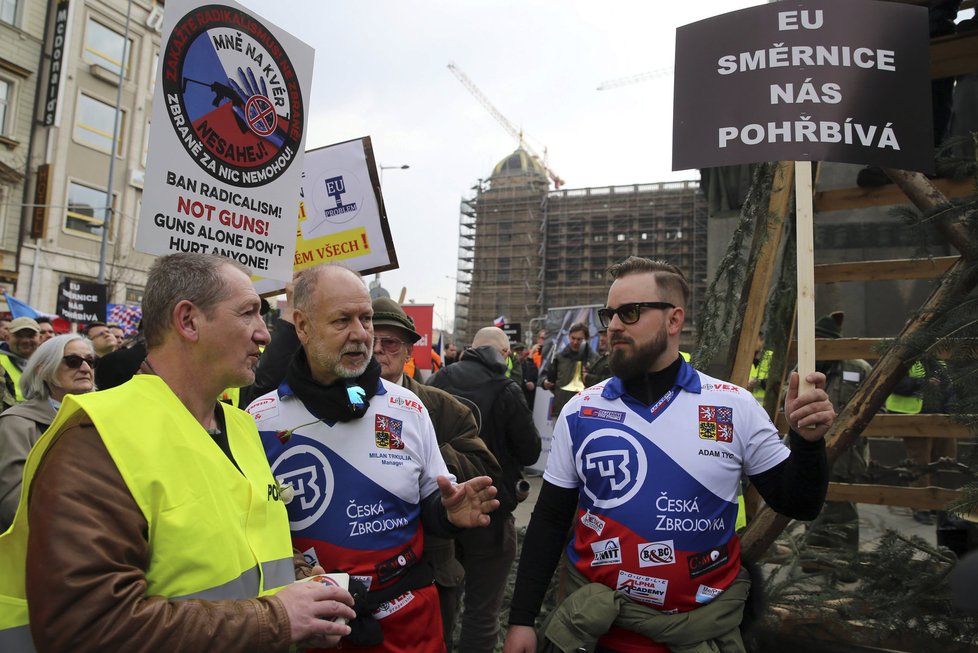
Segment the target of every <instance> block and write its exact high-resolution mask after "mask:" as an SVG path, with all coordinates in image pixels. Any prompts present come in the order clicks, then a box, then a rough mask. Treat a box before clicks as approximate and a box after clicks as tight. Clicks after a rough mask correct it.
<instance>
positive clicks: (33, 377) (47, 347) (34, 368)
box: [19, 333, 95, 401]
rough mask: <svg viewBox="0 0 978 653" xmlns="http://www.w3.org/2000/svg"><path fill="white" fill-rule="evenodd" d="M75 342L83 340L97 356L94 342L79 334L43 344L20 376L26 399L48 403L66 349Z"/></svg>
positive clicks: (54, 339)
mask: <svg viewBox="0 0 978 653" xmlns="http://www.w3.org/2000/svg"><path fill="white" fill-rule="evenodd" d="M75 340H81V341H82V342H83V343H84V344H85V345H86V346H87V347H88V350H89V351H90V352H91V353H92V355H93V356H94V355H95V347H93V346H92V341H91V340H89V339H88V338H86V337H85V336H81V335H79V334H77V333H66V334H64V335H60V336H55V337H53V338H51V339H50V340H48V341H47V342H43V343H41V345H40V346H39V347H38V348H37V350H36V351H35V352H34V353H33V354H32V355H31V357H30V358H28V359H27V365H26V366H25V367H24V373H23V374H21V376H20V381H19V383H20V391H21V392H22V393H23V395H24V399H34V398H38V399H41V400H44V401H46V400H47V399H48V398H49V397H50V396H51V390H50V389H49V388H48V384H49V383H53V382H54V375H55V374H56V373H57V371H58V365H60V364H61V359H62V358H64V355H65V349H67V347H68V345H69V344H71V343H72V342H74V341H75Z"/></svg>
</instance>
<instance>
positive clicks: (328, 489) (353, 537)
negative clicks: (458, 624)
mask: <svg viewBox="0 0 978 653" xmlns="http://www.w3.org/2000/svg"><path fill="white" fill-rule="evenodd" d="M293 301H294V302H295V311H294V313H293V316H292V317H293V320H294V323H295V334H296V335H297V336H298V338H299V341H300V343H301V348H300V349H299V350H298V351H297V352H296V354H295V356H293V357H292V360H291V363H290V364H289V366H288V369H287V370H286V373H285V382H284V383H282V384H281V385H279V386H278V388H277V389H276V390H273V391H271V392H269V393H267V394H265V395H263V396H261V397H259V398H258V399H256V400H255V401H253V402H252V403H251V405H250V406H249V407H248V412H250V413H251V414H252V416H254V418H255V420H256V421H257V423H258V430H259V434H260V435H261V439H262V444H263V445H264V447H265V451H266V454H267V456H268V460H269V462H270V463H271V466H272V472H273V474H274V475H275V477H276V479H277V481H278V483H279V485H280V487H281V488H283V491H284V496H285V500H286V504H287V505H286V508H287V510H288V513H289V521H290V526H291V528H292V541H293V545H294V546H295V547H296V548H297V549H298V550H299V551H300V552H302V553H303V555H305V557H306V559H307V560H309V561H310V562H312V563H314V564H320V565H322V566H323V567H324V568H326V569H327V570H337V571H342V572H346V573H349V574H350V575H351V577H352V578H351V589H352V590H354V594H355V595H357V597H358V601H357V605H356V606H355V609H356V612H357V619H356V621H354V622H353V623H352V624H351V625H352V627H353V633H351V635H350V636H349V637H348V638H346V639H344V640H343V647H344V648H348V647H360V648H359V649H358V650H365V651H377V652H379V651H385V652H393V653H402V652H404V653H407V652H408V651H412V652H413V651H417V652H420V653H440V652H441V651H444V646H445V645H444V640H443V638H442V626H441V617H440V613H439V605H438V592H437V589H436V588H435V586H434V585H433V584H432V572H431V568H430V567H429V566H428V565H426V564H420V563H421V559H422V558H421V551H422V547H423V544H424V536H423V532H422V528H423V529H424V531H427V532H431V533H432V534H434V535H438V536H441V537H453V536H454V535H456V534H458V533H459V532H460V530H461V529H462V528H467V527H474V526H485V525H487V524H488V523H489V515H488V513H489V512H491V511H492V510H495V509H496V508H497V507H498V505H499V502H498V501H496V500H495V499H494V498H493V497H494V496H495V494H496V489H495V488H494V487H493V486H492V484H491V480H490V479H489V477H487V476H477V477H475V478H472V479H470V480H468V481H466V482H465V483H461V484H458V485H455V484H453V483H452V479H451V478H450V476H449V471H448V469H447V467H446V465H445V461H444V460H443V459H442V456H441V454H440V453H439V449H438V442H437V440H436V438H435V432H434V428H433V427H432V424H431V420H430V418H429V417H428V410H427V409H426V408H425V407H424V405H423V404H422V403H421V402H420V400H419V399H418V396H417V395H415V394H414V393H412V392H410V391H408V390H406V389H405V388H403V387H401V386H400V385H397V384H394V383H390V382H388V381H385V380H383V379H382V378H381V366H380V364H378V362H377V361H376V360H375V359H374V358H372V357H371V352H372V350H373V344H374V328H373V316H374V310H373V307H372V306H371V301H370V295H369V293H368V292H367V287H366V286H365V285H364V283H363V280H362V279H361V278H360V275H358V274H357V273H356V272H353V271H352V270H349V269H347V268H344V267H341V266H337V265H325V266H320V267H318V268H313V269H311V270H307V271H305V272H304V273H303V274H302V276H301V277H299V279H298V280H297V281H296V282H295V288H294V291H293ZM354 581H355V582H354Z"/></svg>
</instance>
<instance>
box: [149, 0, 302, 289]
mask: <svg viewBox="0 0 978 653" xmlns="http://www.w3.org/2000/svg"><path fill="white" fill-rule="evenodd" d="M312 63H313V50H312V48H310V47H309V46H307V45H305V44H304V43H302V42H301V41H299V40H298V39H295V38H294V37H292V36H290V35H289V34H288V33H286V32H284V31H283V30H281V29H279V28H277V27H276V26H274V25H271V24H269V23H267V22H265V21H263V20H262V19H261V18H258V17H256V16H254V15H253V14H251V13H249V12H248V11H247V10H245V9H244V8H242V7H241V6H239V5H237V4H236V3H233V2H224V3H221V4H208V5H200V4H199V3H196V2H191V1H190V0H170V1H168V2H167V5H166V14H165V16H164V25H163V46H162V52H161V54H160V65H159V73H158V77H157V86H156V88H157V91H156V95H155V97H154V99H153V117H152V124H153V130H152V132H151V135H150V143H149V156H148V161H147V165H146V181H145V186H144V188H145V190H144V192H143V202H142V208H141V211H140V216H139V228H138V233H137V237H136V248H137V249H139V250H140V251H143V252H146V253H149V254H160V255H164V254H170V253H174V252H191V251H196V252H206V253H215V254H221V255H224V256H228V257H230V258H233V259H235V260H237V261H239V262H240V263H242V264H243V265H245V267H247V268H248V269H249V270H251V271H252V272H253V273H255V274H259V275H262V276H271V277H277V278H284V279H288V278H291V276H292V261H293V256H294V249H295V233H296V223H297V214H296V212H297V207H298V203H299V189H300V185H301V175H302V166H303V149H304V144H305V131H306V129H305V127H306V126H305V122H306V120H305V118H306V107H305V102H306V99H307V98H308V97H309V89H310V85H311V81H312Z"/></svg>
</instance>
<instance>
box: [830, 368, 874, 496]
mask: <svg viewBox="0 0 978 653" xmlns="http://www.w3.org/2000/svg"><path fill="white" fill-rule="evenodd" d="M819 371H823V370H822V367H821V366H819ZM872 371H873V368H872V367H871V366H870V364H869V363H867V362H866V361H864V360H863V359H861V358H854V359H852V360H844V361H832V362H831V363H829V364H828V367H827V368H825V370H824V374H825V379H826V381H825V393H826V394H828V396H829V401H831V402H832V407H833V408H834V409H835V412H836V413H841V412H842V409H843V408H844V407H845V405H846V404H847V403H849V399H851V398H852V395H853V394H855V392H856V388H858V387H859V384H860V383H862V382H863V381H865V380H866V378H867V377H868V376H869V374H870V372H872ZM867 469H869V440H867V439H866V438H864V437H862V436H860V437H859V438H858V439H857V440H856V441H855V442H853V443H852V445H851V446H849V447H848V448H847V449H846V450H845V451H843V452H842V454H841V455H840V456H839V458H838V459H837V460H836V461H835V463H834V464H833V465H832V473H831V475H830V480H832V481H833V482H836V483H857V482H859V481H861V480H863V477H864V476H865V474H866V470H867Z"/></svg>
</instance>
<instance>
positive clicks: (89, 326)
mask: <svg viewBox="0 0 978 653" xmlns="http://www.w3.org/2000/svg"><path fill="white" fill-rule="evenodd" d="M100 326H104V327H105V328H106V329H107V328H109V325H108V324H106V323H105V322H99V321H97V320H96V321H95V322H89V323H88V324H86V325H85V330H84V331H83V333H84V334H85V335H86V336H87V335H88V334H89V333H91V332H92V329H94V328H95V327H100Z"/></svg>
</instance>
